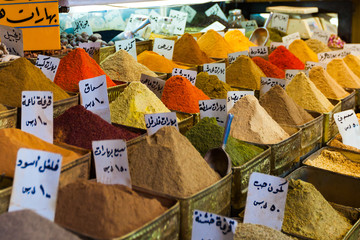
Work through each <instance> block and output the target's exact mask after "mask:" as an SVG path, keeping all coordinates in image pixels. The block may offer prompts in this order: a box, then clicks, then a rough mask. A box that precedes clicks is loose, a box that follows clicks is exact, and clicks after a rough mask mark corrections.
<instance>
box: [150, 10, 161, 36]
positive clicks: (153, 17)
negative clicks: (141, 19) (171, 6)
mask: <svg viewBox="0 0 360 240" xmlns="http://www.w3.org/2000/svg"><path fill="white" fill-rule="evenodd" d="M149 18H150V25H151V29H152V30H153V31H156V30H157V27H158V21H159V19H160V18H161V15H160V14H158V13H157V12H155V11H154V10H151V12H150V15H149Z"/></svg>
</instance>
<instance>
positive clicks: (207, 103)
mask: <svg viewBox="0 0 360 240" xmlns="http://www.w3.org/2000/svg"><path fill="white" fill-rule="evenodd" d="M199 109H200V119H203V118H204V117H214V118H216V121H217V123H218V124H219V126H222V127H225V122H226V117H227V111H226V99H212V100H200V101H199Z"/></svg>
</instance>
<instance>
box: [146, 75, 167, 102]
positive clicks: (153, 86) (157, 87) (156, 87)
mask: <svg viewBox="0 0 360 240" xmlns="http://www.w3.org/2000/svg"><path fill="white" fill-rule="evenodd" d="M140 82H141V83H142V84H145V85H146V86H147V87H148V88H149V89H150V90H151V91H152V92H153V93H155V95H156V96H157V97H158V98H159V99H161V96H162V93H163V91H164V86H165V81H164V80H162V79H160V78H157V77H151V76H148V75H145V74H141V78H140Z"/></svg>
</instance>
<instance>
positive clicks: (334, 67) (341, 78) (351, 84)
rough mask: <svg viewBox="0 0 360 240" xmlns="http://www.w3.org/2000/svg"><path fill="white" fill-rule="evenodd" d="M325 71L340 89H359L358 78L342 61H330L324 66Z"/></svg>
mask: <svg viewBox="0 0 360 240" xmlns="http://www.w3.org/2000/svg"><path fill="white" fill-rule="evenodd" d="M326 71H327V72H328V73H329V75H330V76H331V77H333V78H334V79H335V80H336V82H337V83H338V84H340V85H341V86H342V87H344V88H360V79H359V77H358V76H356V75H355V73H353V72H352V71H351V69H350V68H349V67H348V66H347V65H346V63H345V61H344V60H343V59H340V58H335V59H333V60H331V61H330V62H329V63H328V64H327V66H326Z"/></svg>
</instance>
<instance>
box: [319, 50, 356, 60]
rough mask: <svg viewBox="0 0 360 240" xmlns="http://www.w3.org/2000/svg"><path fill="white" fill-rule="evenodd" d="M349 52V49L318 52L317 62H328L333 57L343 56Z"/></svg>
mask: <svg viewBox="0 0 360 240" xmlns="http://www.w3.org/2000/svg"><path fill="white" fill-rule="evenodd" d="M349 54H351V51H349V50H338V51H331V52H323V53H318V59H319V62H324V63H329V62H330V61H331V60H333V59H334V58H344V57H346V56H347V55H349Z"/></svg>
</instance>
